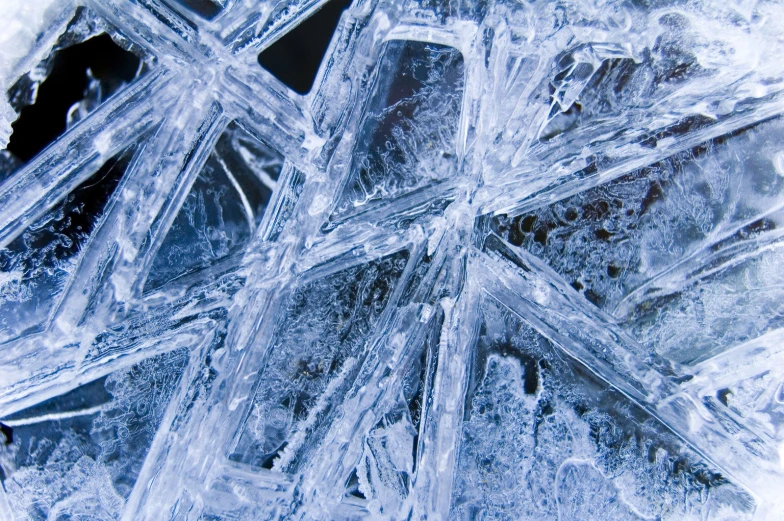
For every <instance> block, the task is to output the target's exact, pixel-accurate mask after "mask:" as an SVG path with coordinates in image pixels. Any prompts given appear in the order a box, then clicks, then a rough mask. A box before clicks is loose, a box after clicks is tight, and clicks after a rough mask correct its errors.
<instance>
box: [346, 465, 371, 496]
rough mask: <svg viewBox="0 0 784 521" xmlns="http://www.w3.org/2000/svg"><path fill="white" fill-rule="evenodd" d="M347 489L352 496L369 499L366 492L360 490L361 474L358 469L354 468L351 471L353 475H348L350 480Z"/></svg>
mask: <svg viewBox="0 0 784 521" xmlns="http://www.w3.org/2000/svg"><path fill="white" fill-rule="evenodd" d="M346 490H347V491H348V493H349V495H351V496H354V497H357V498H359V499H367V497H365V494H363V493H362V491H361V490H359V476H358V475H357V469H354V470H353V471H352V472H351V475H350V476H349V477H348V481H347V482H346Z"/></svg>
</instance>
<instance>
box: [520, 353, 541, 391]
mask: <svg viewBox="0 0 784 521" xmlns="http://www.w3.org/2000/svg"><path fill="white" fill-rule="evenodd" d="M538 388H539V366H538V365H537V364H536V360H534V359H533V358H530V359H528V360H527V361H526V363H525V382H523V390H524V391H525V394H536V390H537V389H538Z"/></svg>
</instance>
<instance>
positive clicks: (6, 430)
mask: <svg viewBox="0 0 784 521" xmlns="http://www.w3.org/2000/svg"><path fill="white" fill-rule="evenodd" d="M0 432H2V433H3V438H5V441H4V443H5V444H6V445H11V444H12V443H13V442H14V429H12V428H11V427H9V426H8V425H6V424H5V423H2V422H0ZM0 472H2V468H0Z"/></svg>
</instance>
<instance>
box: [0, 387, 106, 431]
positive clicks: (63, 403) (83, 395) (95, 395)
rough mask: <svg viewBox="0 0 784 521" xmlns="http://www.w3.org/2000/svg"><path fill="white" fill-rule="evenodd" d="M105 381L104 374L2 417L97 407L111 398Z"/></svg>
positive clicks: (42, 414) (21, 416)
mask: <svg viewBox="0 0 784 521" xmlns="http://www.w3.org/2000/svg"><path fill="white" fill-rule="evenodd" d="M105 382H106V377H105V376H104V377H101V378H99V379H97V380H94V381H92V382H90V383H88V384H85V385H82V386H81V387H78V388H76V389H73V390H72V391H69V392H67V393H65V394H63V395H60V396H55V397H54V398H49V399H48V400H45V401H43V402H41V403H39V404H38V405H34V406H32V407H28V408H27V409H25V410H23V411H19V412H17V413H14V414H11V415H9V416H7V417H5V418H3V419H4V420H19V419H25V418H37V417H40V416H45V415H47V414H56V413H63V412H70V411H79V410H84V409H91V408H93V407H98V406H99V405H103V404H105V403H108V402H109V401H110V400H111V399H112V395H110V394H109V392H108V391H107V390H106V387H105V386H104V384H105Z"/></svg>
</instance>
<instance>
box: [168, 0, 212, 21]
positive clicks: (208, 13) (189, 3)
mask: <svg viewBox="0 0 784 521" xmlns="http://www.w3.org/2000/svg"><path fill="white" fill-rule="evenodd" d="M176 2H177V3H179V4H180V5H182V6H184V7H187V8H188V9H190V10H191V11H193V12H194V13H196V14H197V15H199V16H201V17H202V18H205V19H207V20H212V19H213V18H215V17H216V16H218V13H220V12H221V9H222V8H221V6H220V4H217V3H215V2H212V1H211V0H176Z"/></svg>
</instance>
